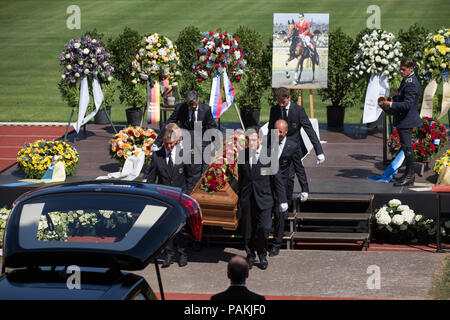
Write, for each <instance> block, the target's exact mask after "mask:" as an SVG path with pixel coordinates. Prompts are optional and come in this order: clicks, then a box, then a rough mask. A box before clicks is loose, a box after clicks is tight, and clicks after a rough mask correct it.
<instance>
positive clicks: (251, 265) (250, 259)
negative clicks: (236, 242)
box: [245, 256, 255, 270]
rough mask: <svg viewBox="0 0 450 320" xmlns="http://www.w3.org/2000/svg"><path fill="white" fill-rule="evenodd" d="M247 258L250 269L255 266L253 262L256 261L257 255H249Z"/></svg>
mask: <svg viewBox="0 0 450 320" xmlns="http://www.w3.org/2000/svg"><path fill="white" fill-rule="evenodd" d="M245 260H247V264H248V269H249V270H250V269H251V268H253V264H254V263H255V257H252V256H247V258H245Z"/></svg>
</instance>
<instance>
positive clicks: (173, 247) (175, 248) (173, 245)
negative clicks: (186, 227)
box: [166, 232, 189, 256]
mask: <svg viewBox="0 0 450 320" xmlns="http://www.w3.org/2000/svg"><path fill="white" fill-rule="evenodd" d="M188 242H189V238H187V237H186V236H185V235H183V234H182V233H181V232H180V233H178V234H177V235H176V236H175V238H173V239H172V240H170V241H169V243H168V244H167V246H166V253H167V254H168V255H171V256H175V255H176V254H177V253H179V254H180V256H185V255H186V247H187V244H188Z"/></svg>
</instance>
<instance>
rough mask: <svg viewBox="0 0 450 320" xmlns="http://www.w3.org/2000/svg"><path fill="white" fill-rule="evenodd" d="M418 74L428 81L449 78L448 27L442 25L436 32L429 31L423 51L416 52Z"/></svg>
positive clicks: (449, 31) (449, 44) (449, 45)
mask: <svg viewBox="0 0 450 320" xmlns="http://www.w3.org/2000/svg"><path fill="white" fill-rule="evenodd" d="M416 59H417V60H418V63H417V65H418V66H419V68H420V69H419V76H420V77H421V78H423V79H424V80H426V81H428V80H431V79H436V80H437V81H438V82H440V81H441V80H444V81H447V80H448V79H449V76H448V70H449V59H450V29H449V28H444V27H442V28H441V29H439V30H438V31H437V33H436V34H432V33H429V34H428V36H427V39H426V40H425V44H424V49H423V51H419V52H417V53H416Z"/></svg>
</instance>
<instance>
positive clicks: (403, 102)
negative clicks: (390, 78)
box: [380, 58, 422, 186]
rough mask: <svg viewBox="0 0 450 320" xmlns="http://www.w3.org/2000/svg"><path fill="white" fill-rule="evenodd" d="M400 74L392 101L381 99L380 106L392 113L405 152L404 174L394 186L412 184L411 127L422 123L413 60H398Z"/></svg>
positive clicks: (418, 90) (418, 88)
mask: <svg viewBox="0 0 450 320" xmlns="http://www.w3.org/2000/svg"><path fill="white" fill-rule="evenodd" d="M400 74H401V75H402V77H403V80H402V82H401V84H400V88H399V89H398V93H397V94H396V95H395V96H394V97H393V98H392V100H393V101H381V102H380V107H381V108H382V109H383V110H384V111H385V112H387V113H390V114H393V116H394V126H395V127H396V128H397V131H398V135H399V137H400V144H401V148H402V150H403V152H404V153H405V164H406V171H405V174H404V175H403V176H402V177H401V178H400V179H398V180H397V182H395V183H394V186H410V185H413V184H414V179H415V173H414V151H413V149H412V145H411V143H412V129H413V128H414V127H418V126H421V125H422V120H421V119H420V115H419V111H418V109H417V103H418V101H419V96H420V85H419V81H418V80H417V78H416V76H415V74H414V61H413V60H412V59H411V58H404V59H403V60H402V61H401V62H400Z"/></svg>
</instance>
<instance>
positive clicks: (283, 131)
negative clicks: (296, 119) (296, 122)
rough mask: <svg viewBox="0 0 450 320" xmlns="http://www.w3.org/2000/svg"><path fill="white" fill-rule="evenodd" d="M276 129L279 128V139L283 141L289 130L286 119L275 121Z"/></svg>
mask: <svg viewBox="0 0 450 320" xmlns="http://www.w3.org/2000/svg"><path fill="white" fill-rule="evenodd" d="M274 128H275V129H278V141H281V140H283V139H284V137H286V135H287V132H288V123H287V122H286V120H283V119H280V120H277V121H276V122H275V127H274Z"/></svg>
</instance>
